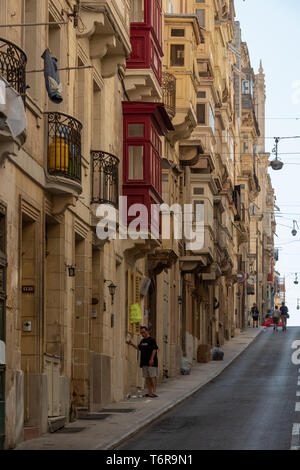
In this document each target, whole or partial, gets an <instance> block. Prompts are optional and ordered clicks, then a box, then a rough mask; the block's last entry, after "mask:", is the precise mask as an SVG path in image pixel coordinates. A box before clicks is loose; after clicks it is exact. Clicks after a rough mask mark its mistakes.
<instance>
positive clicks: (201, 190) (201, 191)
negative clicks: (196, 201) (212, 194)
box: [194, 188, 204, 196]
mask: <svg viewBox="0 0 300 470" xmlns="http://www.w3.org/2000/svg"><path fill="white" fill-rule="evenodd" d="M203 194H204V188H194V195H195V196H199V195H200V196H203Z"/></svg>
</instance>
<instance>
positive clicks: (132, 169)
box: [128, 145, 144, 180]
mask: <svg viewBox="0 0 300 470" xmlns="http://www.w3.org/2000/svg"><path fill="white" fill-rule="evenodd" d="M143 163H144V147H143V146H133V145H130V146H129V147H128V174H129V179H130V180H143V179H144V169H143Z"/></svg>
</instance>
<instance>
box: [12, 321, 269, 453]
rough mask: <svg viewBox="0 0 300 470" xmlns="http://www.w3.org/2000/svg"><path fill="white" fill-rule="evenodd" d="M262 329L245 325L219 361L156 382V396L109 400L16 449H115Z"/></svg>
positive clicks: (203, 382)
mask: <svg viewBox="0 0 300 470" xmlns="http://www.w3.org/2000/svg"><path fill="white" fill-rule="evenodd" d="M261 332H262V328H259V329H256V328H255V329H253V328H248V329H246V330H245V331H244V332H242V333H241V334H240V335H239V336H237V337H235V338H232V339H231V341H229V342H227V343H226V344H225V345H224V346H223V347H222V349H223V351H224V353H225V355H224V361H222V362H209V363H207V364H197V365H195V366H193V368H192V371H191V374H190V375H184V376H183V375H180V376H178V377H175V378H171V379H167V380H165V381H163V382H161V383H158V387H157V393H158V395H159V398H152V399H151V398H130V399H129V400H124V401H121V402H118V403H112V404H110V405H107V406H106V407H105V409H103V410H102V411H101V413H99V415H97V414H96V416H95V413H94V414H93V416H90V418H89V419H78V420H77V421H75V422H74V423H69V424H68V425H67V426H66V427H65V428H64V429H63V430H60V431H57V432H55V433H48V434H44V435H43V436H41V437H39V438H37V439H33V440H31V441H26V442H23V443H21V444H19V445H18V446H17V447H16V450H109V449H114V448H116V447H117V446H118V445H120V444H121V443H122V442H123V441H125V440H126V439H128V438H129V437H131V436H132V435H134V434H135V433H136V432H138V431H140V430H141V429H142V428H144V427H145V426H146V425H148V424H150V423H151V422H152V421H154V420H156V419H157V418H159V417H160V416H161V415H163V414H164V413H166V412H167V411H169V410H171V409H172V408H174V407H175V406H176V405H178V404H179V403H181V402H182V401H184V400H185V399H187V398H189V397H190V396H191V395H193V394H194V393H195V392H197V391H198V390H199V389H200V388H202V387H203V386H204V385H206V384H207V383H208V382H210V381H211V380H213V379H214V378H215V377H217V376H218V375H220V374H221V373H222V372H223V370H224V369H226V367H228V366H229V365H230V364H231V363H232V362H233V361H234V360H235V359H236V358H237V357H238V356H239V355H240V354H241V353H242V352H243V351H244V350H245V349H246V348H247V347H248V346H249V345H250V344H251V343H252V342H253V341H254V340H255V338H256V337H257V336H258V335H259V334H260V333H261ZM126 410H127V411H126ZM103 415H104V416H103ZM105 415H108V416H106V417H105ZM99 417H100V419H99ZM91 418H93V419H91ZM95 418H96V419H95ZM97 418H98V419H97ZM103 418H104V419H103Z"/></svg>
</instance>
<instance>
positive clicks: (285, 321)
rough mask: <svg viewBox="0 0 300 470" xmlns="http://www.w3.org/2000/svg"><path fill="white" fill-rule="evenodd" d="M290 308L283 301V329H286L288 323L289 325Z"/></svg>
mask: <svg viewBox="0 0 300 470" xmlns="http://www.w3.org/2000/svg"><path fill="white" fill-rule="evenodd" d="M288 311H289V309H288V308H287V306H286V305H285V303H284V302H282V304H281V307H280V318H281V323H282V331H286V325H287V319H288V318H290V316H289V314H288Z"/></svg>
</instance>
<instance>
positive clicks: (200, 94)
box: [197, 91, 206, 99]
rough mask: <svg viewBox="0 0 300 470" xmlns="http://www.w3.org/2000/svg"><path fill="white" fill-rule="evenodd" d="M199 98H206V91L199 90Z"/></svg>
mask: <svg viewBox="0 0 300 470" xmlns="http://www.w3.org/2000/svg"><path fill="white" fill-rule="evenodd" d="M197 98H203V99H205V98H206V91H198V93H197Z"/></svg>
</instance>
